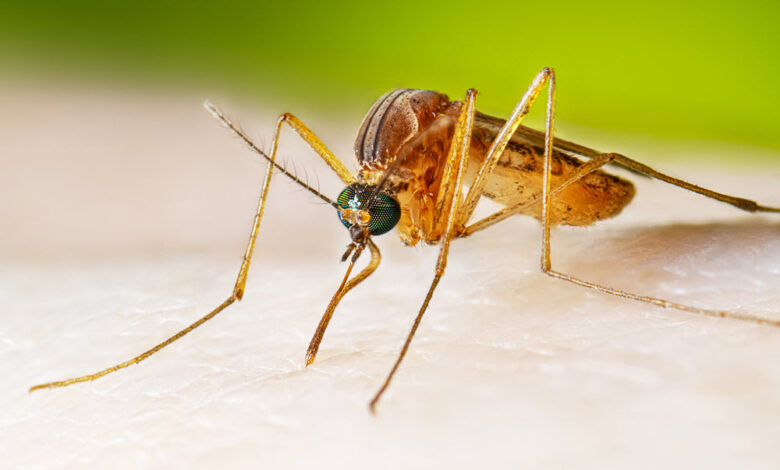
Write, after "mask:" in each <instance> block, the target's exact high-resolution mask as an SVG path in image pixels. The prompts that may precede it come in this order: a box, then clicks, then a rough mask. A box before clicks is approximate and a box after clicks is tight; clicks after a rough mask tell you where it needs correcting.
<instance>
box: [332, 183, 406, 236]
mask: <svg viewBox="0 0 780 470" xmlns="http://www.w3.org/2000/svg"><path fill="white" fill-rule="evenodd" d="M375 192H376V187H375V186H370V185H364V184H360V183H354V184H351V185H349V186H347V187H346V188H344V190H343V191H341V194H339V197H338V198H337V199H336V203H337V204H338V206H339V208H340V210H339V211H338V215H339V219H340V220H341V223H342V224H344V226H345V227H347V228H349V229H351V228H353V227H356V226H359V227H366V228H367V229H368V231H369V233H371V235H382V234H383V233H387V232H389V231H390V230H392V229H393V227H395V225H396V224H397V223H398V219H400V218H401V206H400V205H399V204H398V201H396V200H395V198H394V197H392V196H391V195H389V194H388V193H386V192H383V191H380V192H378V193H376V196H375V197H374V198H373V201H372V196H374V193H375Z"/></svg>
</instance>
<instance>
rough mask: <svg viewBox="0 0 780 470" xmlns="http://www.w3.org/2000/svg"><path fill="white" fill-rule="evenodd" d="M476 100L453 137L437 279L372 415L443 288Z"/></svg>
mask: <svg viewBox="0 0 780 470" xmlns="http://www.w3.org/2000/svg"><path fill="white" fill-rule="evenodd" d="M476 96H477V92H476V91H475V90H469V91H468V92H467V93H466V99H465V100H464V103H463V109H462V110H461V113H460V116H459V117H458V123H457V125H456V128H455V134H454V135H453V138H452V143H451V144H450V153H449V155H448V156H447V160H448V161H450V162H456V163H455V164H454V165H453V168H455V169H456V171H455V174H454V179H452V180H450V181H451V183H450V187H449V189H447V190H448V191H452V192H453V195H452V197H451V199H450V202H449V204H450V207H449V209H450V210H449V212H448V216H447V228H446V229H445V232H444V237H443V239H442V244H441V249H440V250H439V257H438V259H437V261H436V272H435V274H434V276H433V281H432V282H431V286H430V287H429V288H428V293H427V294H426V295H425V300H424V301H423V303H422V306H421V307H420V311H419V312H418V313H417V317H416V318H415V319H414V323H413V324H412V329H411V330H410V331H409V334H408V335H407V337H406V341H405V342H404V345H403V347H402V348H401V352H400V353H399V354H398V358H397V359H396V360H395V363H394V364H393V368H392V369H391V370H390V373H389V374H387V377H386V378H385V381H384V383H382V386H381V387H380V388H379V390H378V391H377V392H376V394H375V395H374V398H372V399H371V402H370V403H369V408H370V409H371V412H372V413H375V412H376V404H377V403H378V402H379V399H380V398H381V397H382V394H383V393H384V392H385V390H387V387H388V386H389V385H390V381H391V380H392V379H393V376H394V375H395V373H396V371H397V370H398V367H399V366H400V365H401V361H403V359H404V356H406V352H407V351H408V350H409V345H410V344H411V343H412V338H413V337H414V334H415V333H416V332H417V328H418V327H419V326H420V321H421V320H422V317H423V315H424V314H425V311H426V310H427V309H428V304H429V303H430V301H431V297H433V291H434V290H436V286H438V285H439V281H440V280H441V277H442V276H443V275H444V269H445V268H446V266H447V256H448V255H449V252H450V242H451V241H452V239H453V238H454V237H455V218H456V216H457V214H458V206H459V204H460V200H461V197H460V193H461V190H462V189H461V188H462V186H463V171H464V166H465V164H466V160H467V159H468V151H469V145H470V142H471V128H472V125H473V122H474V100H475V99H476Z"/></svg>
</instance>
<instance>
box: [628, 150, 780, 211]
mask: <svg viewBox="0 0 780 470" xmlns="http://www.w3.org/2000/svg"><path fill="white" fill-rule="evenodd" d="M614 155H615V163H619V164H621V166H624V167H627V168H629V169H632V170H635V171H637V172H639V173H642V174H644V175H647V176H650V177H652V178H656V179H659V180H661V181H664V182H666V183H669V184H673V185H675V186H678V187H680V188H683V189H687V190H688V191H693V192H694V193H699V194H701V195H702V196H706V197H708V198H712V199H715V200H718V201H721V202H725V203H726V204H731V205H732V206H734V207H736V208H738V209H742V210H743V211H747V212H780V207H769V206H762V205H760V204H758V203H757V202H755V201H751V200H749V199H744V198H741V197H735V196H729V195H728V194H722V193H719V192H716V191H713V190H711V189H707V188H702V187H701V186H697V185H695V184H693V183H689V182H687V181H684V180H681V179H678V178H673V177H671V176H669V175H665V174H663V173H661V172H660V171H656V170H654V169H652V168H650V167H649V166H647V165H645V164H644V163H640V162H638V161H636V160H632V159H630V158H628V157H626V156H623V155H620V154H617V153H616V154H614Z"/></svg>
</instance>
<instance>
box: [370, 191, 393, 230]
mask: <svg viewBox="0 0 780 470" xmlns="http://www.w3.org/2000/svg"><path fill="white" fill-rule="evenodd" d="M368 213H369V214H371V221H370V222H369V223H368V230H369V231H370V232H371V235H382V234H383V233H387V232H389V231H390V230H392V229H393V227H395V225H396V224H397V223H398V219H400V218H401V206H400V205H399V204H398V201H396V200H395V199H393V198H392V197H391V196H389V195H387V194H385V193H379V194H377V196H376V200H375V201H374V203H373V204H372V205H371V208H370V209H369V210H368Z"/></svg>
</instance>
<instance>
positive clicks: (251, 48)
mask: <svg viewBox="0 0 780 470" xmlns="http://www.w3.org/2000/svg"><path fill="white" fill-rule="evenodd" d="M778 5H780V2H777V1H740V2H733V1H728V2H726V1H715V2H713V1H708V2H704V1H694V2H680V1H674V2H660V1H659V2H653V3H650V4H644V5H642V4H636V3H632V2H598V1H588V2H574V1H563V0H559V1H557V2H538V1H536V2H523V1H514V2H494V1H488V0H482V1H477V2H464V1H452V2H447V3H443V4H435V3H427V2H421V1H416V2H406V1H395V2H388V3H384V2H346V1H342V2H338V3H327V2H262V1H258V2H230V3H221V2H214V3H201V2H148V1H138V2H126V3H119V2H83V1H73V2H13V1H11V2H9V1H4V2H2V6H1V7H0V66H2V70H3V72H2V73H3V74H4V75H6V76H8V77H16V78H18V77H46V78H48V79H52V80H55V81H65V82H67V81H75V82H79V81H84V80H93V81H96V82H101V83H103V82H105V83H109V84H113V83H124V84H137V83H140V84H146V85H148V84H150V83H151V84H154V85H156V86H157V85H163V86H171V87H176V88H182V87H192V88H193V89H201V88H202V87H215V86H217V87H223V88H225V89H228V88H230V89H231V90H233V92H236V93H239V94H240V96H243V97H246V99H247V100H255V99H256V100H258V101H260V100H262V99H265V98H267V97H272V98H273V99H274V100H277V101H278V102H283V103H288V104H286V105H285V107H286V108H287V109H285V110H289V111H294V110H296V109H300V107H301V106H309V107H310V108H316V109H320V110H330V112H334V113H343V112H354V110H355V109H366V108H367V107H368V106H369V105H370V103H371V102H372V101H373V100H374V99H375V98H376V97H377V96H378V95H379V94H381V93H383V92H385V91H386V90H388V89H390V88H393V87H398V86H405V87H420V88H433V89H436V90H439V91H443V92H446V93H448V94H450V96H456V97H460V96H461V95H462V94H463V92H464V91H465V89H466V88H468V87H475V88H477V89H478V90H480V92H481V95H480V101H479V104H480V105H479V107H480V109H481V110H483V111H485V112H488V113H491V114H496V115H505V114H507V113H508V112H509V111H510V110H511V108H512V107H513V105H514V103H515V102H516V101H517V99H518V98H519V96H520V95H521V93H522V91H523V90H524V89H525V87H526V86H527V84H528V82H529V80H530V79H531V78H532V76H533V75H534V74H535V73H536V72H537V71H538V70H539V69H540V68H541V67H543V66H548V65H549V66H552V67H554V68H555V69H556V71H557V72H558V83H559V93H558V116H559V119H560V121H561V122H563V123H574V124H576V125H577V126H583V127H588V128H592V129H596V130H603V131H608V132H622V133H628V134H634V135H640V134H643V135H647V136H650V137H653V138H656V137H661V138H680V139H691V140H707V141H722V142H730V143H737V144H748V145H751V146H760V147H765V148H770V149H780V139H779V138H778V122H780V93H778V90H777V86H778V78H779V77H780V74H778V71H780V28H778V18H780V7H779V6H778ZM538 108H539V109H541V108H542V107H541V106H538ZM537 114H538V113H537ZM536 119H537V122H538V119H539V116H537V117H536Z"/></svg>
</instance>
